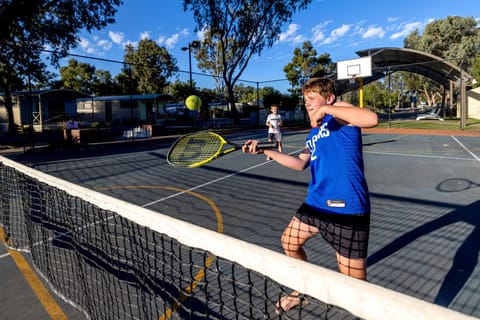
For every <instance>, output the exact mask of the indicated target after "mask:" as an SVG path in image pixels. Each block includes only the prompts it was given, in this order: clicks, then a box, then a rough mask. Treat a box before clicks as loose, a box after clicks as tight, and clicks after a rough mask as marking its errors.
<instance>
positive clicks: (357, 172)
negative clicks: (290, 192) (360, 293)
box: [243, 78, 378, 312]
mask: <svg viewBox="0 0 480 320" xmlns="http://www.w3.org/2000/svg"><path fill="white" fill-rule="evenodd" d="M302 93H303V96H304V100H305V108H306V110H307V113H308V116H309V118H310V125H311V127H312V129H311V131H310V134H309V135H308V137H307V141H306V147H305V149H304V150H303V151H302V152H301V153H300V154H299V155H298V156H291V155H288V154H285V153H280V152H278V151H276V150H273V149H267V150H260V149H257V147H256V146H257V143H258V141H255V140H248V141H246V142H245V146H244V147H243V151H244V152H248V153H256V154H258V153H263V154H265V155H266V156H267V157H269V158H271V159H273V160H275V161H277V162H278V163H280V164H281V165H283V166H286V167H288V168H291V169H294V170H299V171H301V170H304V169H306V168H307V167H310V173H311V180H310V183H309V186H308V192H307V196H306V198H305V201H304V203H303V204H302V205H301V206H300V208H299V209H298V210H297V212H296V213H295V215H294V216H293V218H292V220H291V221H290V223H289V225H288V226H287V228H286V229H285V230H284V232H283V234H282V247H283V249H284V251H285V254H286V255H288V256H291V257H294V258H297V259H302V260H305V261H306V260H307V255H306V253H305V250H304V249H303V245H304V244H305V242H307V240H308V239H310V238H311V237H313V236H315V235H317V234H320V235H321V236H322V237H323V239H325V241H327V242H328V243H329V244H330V245H331V246H332V247H333V249H335V252H336V259H337V264H338V269H339V271H340V272H341V273H343V274H346V275H349V276H351V277H354V278H357V279H361V280H366V279H367V274H366V258H367V248H368V237H369V230H370V197H369V192H368V187H367V182H366V179H365V175H364V167H363V155H362V135H361V128H370V127H374V126H376V125H377V123H378V117H377V114H376V113H374V112H373V111H370V110H368V109H365V108H358V107H355V106H353V105H351V104H349V103H346V102H337V101H336V88H335V83H334V82H333V81H332V80H329V79H326V78H312V79H310V80H309V81H308V82H307V83H305V85H304V86H303V88H302ZM300 303H302V298H301V295H300V293H299V292H292V293H291V294H290V295H288V296H285V297H282V298H281V299H280V301H279V302H278V304H277V311H278V312H282V311H288V310H290V309H291V308H294V307H295V306H297V305H299V304H300Z"/></svg>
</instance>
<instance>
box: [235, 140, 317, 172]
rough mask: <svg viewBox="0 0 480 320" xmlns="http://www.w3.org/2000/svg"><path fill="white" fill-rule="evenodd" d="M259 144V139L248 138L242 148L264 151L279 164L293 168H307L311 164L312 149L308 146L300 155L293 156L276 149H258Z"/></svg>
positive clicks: (252, 151) (247, 150)
mask: <svg viewBox="0 0 480 320" xmlns="http://www.w3.org/2000/svg"><path fill="white" fill-rule="evenodd" d="M257 144H258V141H257V140H247V141H245V143H244V145H243V147H242V150H243V152H244V153H253V154H262V153H263V154H265V155H266V156H268V157H270V158H272V159H273V160H275V161H277V162H278V163H279V164H281V165H283V166H285V167H287V168H290V169H293V170H298V171H302V170H305V169H306V168H307V167H308V165H309V164H310V151H308V149H307V148H305V149H303V151H302V152H301V153H300V154H299V155H298V156H291V155H289V154H286V153H283V152H278V151H277V150H275V149H264V150H262V149H257Z"/></svg>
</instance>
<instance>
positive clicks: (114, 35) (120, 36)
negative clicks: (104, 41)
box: [108, 31, 125, 44]
mask: <svg viewBox="0 0 480 320" xmlns="http://www.w3.org/2000/svg"><path fill="white" fill-rule="evenodd" d="M108 36H109V37H110V39H112V41H113V43H116V44H122V43H123V40H124V38H125V34H124V33H123V32H114V31H109V32H108Z"/></svg>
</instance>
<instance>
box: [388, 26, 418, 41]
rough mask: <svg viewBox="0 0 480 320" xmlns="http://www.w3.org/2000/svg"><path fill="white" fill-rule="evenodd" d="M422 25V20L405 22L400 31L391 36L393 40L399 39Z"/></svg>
mask: <svg viewBox="0 0 480 320" xmlns="http://www.w3.org/2000/svg"><path fill="white" fill-rule="evenodd" d="M420 27H421V23H420V22H412V23H407V24H403V25H402V26H400V27H399V29H400V31H398V32H395V33H394V34H392V35H391V36H390V39H391V40H397V39H398V38H403V37H406V36H407V35H408V34H410V33H411V32H412V31H414V30H415V29H420Z"/></svg>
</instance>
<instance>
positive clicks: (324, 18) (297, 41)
mask: <svg viewBox="0 0 480 320" xmlns="http://www.w3.org/2000/svg"><path fill="white" fill-rule="evenodd" d="M182 4H183V1H181V0H178V1H177V0H168V1H167V0H124V5H123V6H121V7H120V8H119V10H118V12H117V15H116V16H115V18H116V23H115V24H113V25H109V26H107V27H106V28H105V29H103V30H101V31H96V32H94V33H92V34H89V33H86V32H85V33H82V34H81V35H80V37H81V41H80V43H79V46H78V47H77V48H75V49H73V50H71V51H70V52H71V53H75V54H79V55H86V56H92V57H97V58H102V59H110V60H118V61H122V60H123V54H124V46H125V44H128V43H130V44H133V45H136V44H137V43H138V41H140V40H141V39H142V38H149V39H152V40H155V41H156V42H157V44H158V45H160V46H164V47H166V48H167V50H168V51H169V53H170V54H171V55H173V56H174V57H175V59H176V60H177V66H178V68H179V69H180V70H182V71H185V72H182V73H180V74H179V75H178V77H179V78H180V79H181V80H182V81H188V72H187V71H188V53H187V52H185V51H182V50H181V48H182V47H185V46H186V45H188V43H189V42H190V41H193V40H198V39H199V37H200V35H199V34H198V33H196V32H195V31H194V27H195V25H194V21H193V16H192V14H191V13H190V12H188V11H187V12H184V11H183V6H182ZM452 15H457V16H461V17H467V16H473V17H474V18H475V19H477V20H478V21H479V23H480V3H479V1H478V0H457V1H447V0H436V1H432V0H415V1H414V0H402V1H377V0H372V1H339V0H313V1H312V3H311V4H310V6H309V7H308V9H307V10H304V11H301V12H298V13H296V14H295V15H294V17H293V20H292V21H291V22H290V23H289V24H286V25H285V26H284V27H283V29H282V31H283V33H282V34H281V35H280V38H279V40H278V42H277V43H276V44H275V45H274V46H273V47H272V48H269V49H266V50H264V51H263V52H262V55H261V56H254V57H253V58H252V59H251V60H250V63H249V66H248V67H247V69H246V70H245V72H244V73H243V74H242V76H241V79H244V80H248V81H253V82H257V81H258V82H260V83H262V82H265V81H271V80H278V79H284V78H285V75H284V73H283V67H284V66H285V65H286V64H287V63H289V62H290V61H291V59H292V55H293V50H294V49H295V48H296V47H301V46H302V44H303V42H304V41H310V42H311V43H312V44H313V46H314V47H315V49H316V50H317V53H318V54H323V53H328V54H330V57H331V58H332V60H333V61H334V62H336V61H339V60H347V59H354V58H357V57H358V56H357V55H356V53H355V52H356V51H358V50H364V49H368V48H377V47H400V48H401V47H403V39H404V38H405V36H406V35H407V34H409V33H410V32H411V31H413V30H415V29H416V28H418V29H419V30H420V32H423V28H424V26H425V25H426V24H428V23H429V22H431V21H432V20H436V19H444V18H446V17H447V16H452ZM76 59H77V60H83V59H80V58H76ZM84 61H85V62H88V63H90V64H92V65H95V66H96V68H97V69H103V70H109V71H110V72H111V73H112V75H113V76H115V75H117V74H118V73H119V71H120V68H121V65H119V64H114V63H103V62H99V61H95V60H84ZM66 63H67V59H66V60H64V61H63V64H66ZM192 70H193V72H195V73H196V72H198V73H199V72H200V71H199V70H198V69H197V68H196V61H195V59H193V58H192ZM194 81H195V82H197V84H198V85H199V86H201V87H213V81H212V80H210V79H209V78H208V77H202V76H197V75H194ZM245 84H246V85H253V86H255V85H254V84H251V83H245ZM265 85H268V86H273V87H276V88H277V89H279V90H280V91H282V92H284V91H286V88H288V82H286V81H278V82H272V83H270V84H268V83H267V84H265Z"/></svg>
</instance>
